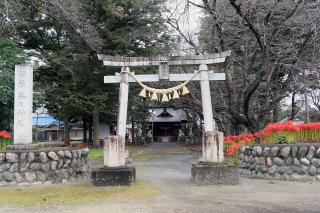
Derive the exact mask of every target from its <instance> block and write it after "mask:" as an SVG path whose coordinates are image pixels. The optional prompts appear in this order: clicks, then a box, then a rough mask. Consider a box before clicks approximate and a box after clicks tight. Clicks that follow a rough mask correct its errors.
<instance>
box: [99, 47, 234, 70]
mask: <svg viewBox="0 0 320 213" xmlns="http://www.w3.org/2000/svg"><path fill="white" fill-rule="evenodd" d="M230 55H231V50H229V51H225V52H221V53H214V54H208V55H188V56H154V57H123V56H109V55H101V54H98V59H99V60H102V61H103V64H104V65H105V66H112V67H144V66H159V65H160V64H161V63H167V64H168V65H169V66H170V65H173V66H174V65H176V66H177V65H200V64H216V63H223V62H224V61H225V59H226V57H227V56H230Z"/></svg>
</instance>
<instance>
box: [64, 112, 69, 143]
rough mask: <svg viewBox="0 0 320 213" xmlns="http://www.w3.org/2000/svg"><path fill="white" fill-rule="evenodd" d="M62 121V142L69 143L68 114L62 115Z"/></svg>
mask: <svg viewBox="0 0 320 213" xmlns="http://www.w3.org/2000/svg"><path fill="white" fill-rule="evenodd" d="M63 123H64V127H63V140H64V142H65V143H66V144H69V143H70V137H69V117H68V116H64V118H63Z"/></svg>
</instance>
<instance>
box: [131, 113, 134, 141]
mask: <svg viewBox="0 0 320 213" xmlns="http://www.w3.org/2000/svg"><path fill="white" fill-rule="evenodd" d="M131 126H132V127H131V144H133V141H134V120H133V117H132V116H131Z"/></svg>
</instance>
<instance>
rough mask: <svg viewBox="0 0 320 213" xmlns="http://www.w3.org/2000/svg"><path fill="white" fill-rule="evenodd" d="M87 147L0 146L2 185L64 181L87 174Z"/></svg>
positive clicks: (0, 176) (0, 178)
mask: <svg viewBox="0 0 320 213" xmlns="http://www.w3.org/2000/svg"><path fill="white" fill-rule="evenodd" d="M88 152H89V150H88V149H67V148H55V149H52V150H50V149H49V148H48V149H47V150H45V151H44V150H43V151H41V150H5V151H4V150H0V185H17V184H18V185H24V184H44V183H63V182H68V181H75V180H79V179H82V178H84V177H85V176H86V175H87V174H88Z"/></svg>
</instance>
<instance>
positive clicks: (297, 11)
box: [168, 0, 320, 134]
mask: <svg viewBox="0 0 320 213" xmlns="http://www.w3.org/2000/svg"><path fill="white" fill-rule="evenodd" d="M186 2H187V4H186V6H187V7H190V6H195V7H198V8H200V9H202V10H203V11H204V14H205V17H204V18H203V21H202V30H201V33H200V36H199V37H198V39H199V40H195V39H194V37H192V36H188V34H186V33H184V32H183V31H182V30H181V28H179V25H178V24H179V22H177V20H175V19H173V18H171V19H169V20H168V21H169V23H170V24H171V25H172V26H173V27H174V28H176V30H177V31H178V32H179V33H180V34H182V35H183V38H184V39H185V40H186V41H187V43H188V44H190V45H191V46H192V47H193V48H194V50H195V52H196V53H197V54H206V53H213V52H222V51H226V50H232V55H231V57H229V59H228V60H227V61H226V63H225V64H224V66H220V67H216V69H217V70H216V71H220V72H225V73H226V81H225V82H224V83H213V100H214V106H215V117H216V118H218V119H217V120H218V121H219V122H218V123H220V128H222V129H223V130H225V131H226V132H231V133H233V134H236V133H238V132H239V131H240V130H242V129H243V127H245V128H246V129H248V130H249V131H251V132H255V131H257V130H258V129H259V128H262V127H263V126H264V125H265V124H266V123H268V122H272V121H278V120H279V113H278V112H279V107H280V105H279V103H280V101H281V100H283V98H285V97H287V96H288V95H289V94H290V93H294V92H296V88H297V86H296V85H297V84H301V82H299V80H298V79H301V78H298V77H299V76H301V73H303V71H304V70H306V69H307V70H308V69H309V70H316V71H317V72H319V67H320V64H319V57H318V55H319V51H320V47H319V44H320V41H319V39H320V38H319V36H317V34H318V31H319V27H320V25H319V19H320V13H319V4H320V3H319V1H303V0H294V1H292V0H284V1H278V0H270V1H260V0H229V1H224V0H201V1H192V0H188V1H186ZM186 11H187V10H186ZM220 121H222V122H220Z"/></svg>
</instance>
